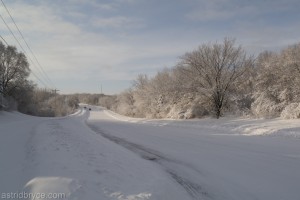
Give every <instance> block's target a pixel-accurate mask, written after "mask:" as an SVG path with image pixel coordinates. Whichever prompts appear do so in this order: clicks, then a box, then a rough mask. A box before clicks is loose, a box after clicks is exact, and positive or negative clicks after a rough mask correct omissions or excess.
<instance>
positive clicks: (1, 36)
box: [0, 35, 8, 46]
mask: <svg viewBox="0 0 300 200" xmlns="http://www.w3.org/2000/svg"><path fill="white" fill-rule="evenodd" d="M0 37H1V39H2V40H3V41H4V42H5V44H6V45H7V46H8V43H7V42H6V40H5V39H4V38H3V37H2V35H0Z"/></svg>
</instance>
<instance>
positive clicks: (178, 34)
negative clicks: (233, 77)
mask: <svg viewBox="0 0 300 200" xmlns="http://www.w3.org/2000/svg"><path fill="white" fill-rule="evenodd" d="M3 1H4V3H5V4H6V6H7V7H8V9H9V10H10V12H11V14H12V16H13V17H14V19H15V21H16V23H17V25H18V26H19V28H20V30H21V31H22V33H23V35H24V37H25V39H26V40H27V42H28V44H29V45H30V47H31V49H32V50H33V51H34V53H35V55H36V57H37V58H38V60H39V62H40V64H41V65H42V66H43V68H44V70H45V71H46V73H47V74H48V76H49V77H50V79H51V81H52V82H53V83H48V82H49V81H47V80H46V78H45V77H43V76H42V75H41V74H40V72H39V70H38V69H37V67H36V66H35V65H34V64H32V63H31V68H32V71H33V72H34V73H35V74H37V75H39V76H40V78H41V79H43V80H44V82H46V84H47V85H48V87H56V88H57V89H59V90H60V92H61V93H73V92H90V93H98V92H100V85H101V84H102V87H103V91H104V92H105V93H107V94H114V93H118V92H120V91H122V90H124V89H126V88H128V87H129V86H130V84H131V82H132V80H134V79H135V77H136V76H137V75H138V74H141V73H145V74H148V75H149V76H152V75H154V74H155V73H156V72H157V71H158V70H160V69H163V68H164V67H172V66H174V65H175V64H176V62H177V61H178V57H179V56H181V55H183V54H184V53H185V52H187V51H191V50H193V49H195V48H196V47H197V46H199V45H201V44H203V43H207V42H215V41H222V40H223V38H224V37H231V38H236V43H237V44H241V45H242V46H243V47H244V48H245V49H246V51H247V52H249V54H258V53H259V52H261V51H264V50H272V51H279V50H280V49H282V48H284V47H286V46H288V45H290V44H294V43H298V42H300V12H299V10H300V1H299V0H285V1H283V0H252V1H248V0H247V1H246V0H244V1H242V0H211V1H207V0H172V1H171V0H106V1H104V0H64V1H62V0H44V1H38V0H25V1H24V0H3ZM0 12H1V15H2V16H3V17H4V18H5V20H6V21H7V23H8V24H9V25H10V27H11V28H12V29H13V30H14V33H15V35H16V36H17V37H18V38H19V39H20V41H21V42H22V39H21V36H19V35H18V32H17V31H16V30H15V28H14V26H13V23H12V22H11V20H10V18H9V16H8V15H7V13H6V12H5V10H4V8H3V7H0ZM0 33H1V36H2V37H3V38H5V40H6V41H7V42H8V43H9V44H11V45H14V46H16V47H17V48H18V49H20V48H19V46H18V44H17V43H16V41H15V40H14V38H13V37H12V36H11V34H10V33H9V32H8V31H7V28H6V27H5V25H4V24H3V22H2V21H0ZM22 44H23V43H22ZM23 45H24V49H25V50H27V49H26V48H25V47H26V46H25V44H23ZM28 56H31V54H30V53H29V52H28ZM32 79H33V80H35V78H34V77H32ZM36 82H37V83H39V82H38V81H36ZM39 85H40V86H41V87H42V86H43V85H42V84H39Z"/></svg>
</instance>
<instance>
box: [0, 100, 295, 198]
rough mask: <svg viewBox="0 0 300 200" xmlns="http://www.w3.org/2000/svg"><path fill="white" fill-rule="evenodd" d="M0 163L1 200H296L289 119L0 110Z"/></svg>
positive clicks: (94, 109)
mask: <svg viewBox="0 0 300 200" xmlns="http://www.w3.org/2000/svg"><path fill="white" fill-rule="evenodd" d="M83 106H87V108H91V111H89V110H88V109H84V108H83ZM0 159H1V160H0V195H1V197H0V198H1V199H23V198H20V197H18V198H17V197H16V196H15V198H8V197H9V196H8V195H19V194H24V193H27V194H45V195H48V196H46V197H43V198H42V197H40V196H33V195H32V196H31V197H28V198H24V199H54V198H53V197H54V196H52V198H51V197H50V196H49V194H52V195H53V194H64V195H63V196H58V197H57V198H55V199H70V200H75V199H78V200H79V199H87V200H96V199H97V200H99V199H101V200H102V199H103V200H148V199H149V200H150V199H155V200H160V199H164V200H185V199H186V200H193V199H199V200H200V199H201V200H202V199H203V200H209V199H216V200H218V199H219V200H241V199H243V200H253V199H257V200H266V199H270V200H277V199H278V200H282V199H286V200H294V199H296V200H297V199H299V198H300V192H299V189H300V188H299V183H300V171H299V169H300V121H299V120H280V119H272V120H263V119H257V120H254V119H240V118H222V119H219V120H216V119H200V120H146V119H133V118H128V117H124V116H120V115H118V114H115V113H113V112H111V111H108V110H106V109H103V108H101V107H96V106H88V105H82V108H80V109H79V110H78V112H76V113H74V114H73V115H70V116H68V117H61V118H40V117H31V116H27V115H23V114H20V113H17V112H14V113H9V112H0Z"/></svg>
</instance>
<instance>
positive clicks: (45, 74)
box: [1, 0, 55, 88]
mask: <svg viewBox="0 0 300 200" xmlns="http://www.w3.org/2000/svg"><path fill="white" fill-rule="evenodd" d="M1 2H2V5H3V7H4V8H5V10H6V12H7V13H8V15H9V17H10V19H11V20H12V22H13V23H14V25H15V27H16V28H17V30H18V32H19V34H20V35H21V37H22V39H23V41H24V43H25V44H26V46H27V48H28V49H29V51H30V53H31V54H32V56H33V57H34V59H35V61H36V62H37V64H38V66H39V68H40V69H41V71H42V73H43V74H44V76H45V77H46V79H47V81H48V82H49V83H50V84H51V85H52V86H54V84H53V82H52V81H51V79H50V78H49V76H48V75H47V73H46V72H45V70H44V69H43V67H42V65H41V64H40V62H39V61H38V59H37V58H36V56H35V54H34V53H33V51H32V50H31V48H30V46H29V45H28V43H27V42H26V40H25V37H24V36H23V34H22V32H21V31H20V29H19V27H18V25H17V24H16V22H15V20H14V18H13V17H12V15H11V14H10V12H9V10H8V8H7V7H6V5H5V3H4V2H3V0H1ZM54 88H55V87H54Z"/></svg>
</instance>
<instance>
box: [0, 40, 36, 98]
mask: <svg viewBox="0 0 300 200" xmlns="http://www.w3.org/2000/svg"><path fill="white" fill-rule="evenodd" d="M29 74H30V69H29V64H28V62H27V59H26V57H25V55H24V54H23V53H21V52H18V51H17V49H16V48H15V47H13V46H5V45H4V44H3V43H1V42H0V92H1V93H2V94H3V95H4V96H6V95H12V94H13V92H14V91H15V90H16V89H17V88H18V87H20V86H22V84H23V83H24V82H25V81H26V78H27V77H28V76H29Z"/></svg>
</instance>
